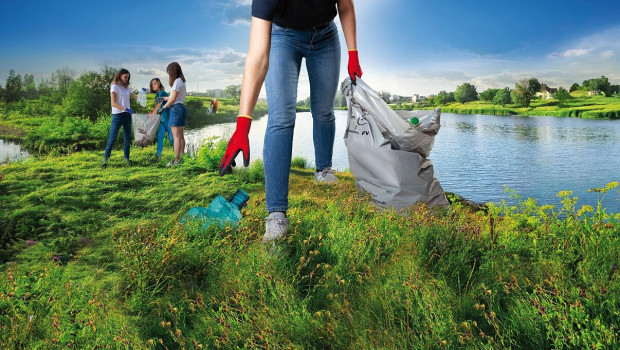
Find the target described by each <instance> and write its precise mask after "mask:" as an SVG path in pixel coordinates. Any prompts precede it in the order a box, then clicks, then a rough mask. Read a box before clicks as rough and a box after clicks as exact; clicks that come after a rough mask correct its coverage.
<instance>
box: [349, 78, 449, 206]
mask: <svg viewBox="0 0 620 350" xmlns="http://www.w3.org/2000/svg"><path fill="white" fill-rule="evenodd" d="M341 89H342V92H343V94H344V95H345V96H346V99H347V105H348V118H347V130H346V131H345V137H344V139H345V145H346V146H347V153H348V156H349V165H350V168H351V173H353V175H354V176H355V183H356V185H357V187H358V188H359V189H360V190H362V191H364V192H368V193H369V194H370V195H371V197H372V201H373V203H375V204H376V205H378V206H380V207H384V208H394V209H397V210H400V209H404V208H407V207H410V206H412V205H414V204H415V203H416V202H424V203H426V204H428V205H429V207H434V206H441V207H449V205H450V204H449V202H448V200H447V198H446V195H445V193H444V191H443V189H442V187H441V185H440V184H439V181H438V180H437V178H436V177H435V172H434V170H433V163H432V162H431V161H430V159H427V158H426V157H427V156H428V154H429V153H430V151H431V149H432V147H433V142H434V138H435V135H436V134H437V132H438V131H439V119H440V115H441V111H440V110H439V109H435V110H434V111H409V112H403V113H400V114H399V113H396V112H395V111H393V110H392V109H391V108H390V107H389V106H388V105H387V104H386V103H385V102H384V101H383V100H382V99H381V98H380V97H379V95H378V94H377V93H376V92H375V91H373V90H372V89H371V88H370V87H369V86H368V85H367V84H366V83H364V82H363V81H362V80H361V79H357V81H356V84H355V85H353V84H352V83H351V80H350V79H349V78H347V79H345V81H344V82H343V83H342V85H341ZM414 117H416V118H418V120H419V119H420V118H425V119H426V122H425V123H424V124H423V125H416V126H414V125H413V124H412V123H411V121H410V120H411V119H412V118H414ZM418 124H420V123H418Z"/></svg>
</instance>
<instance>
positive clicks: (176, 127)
mask: <svg viewBox="0 0 620 350" xmlns="http://www.w3.org/2000/svg"><path fill="white" fill-rule="evenodd" d="M166 72H167V73H168V83H169V84H170V86H171V87H172V90H171V92H170V97H168V98H167V99H168V101H167V102H166V104H165V105H164V106H163V107H161V108H162V109H166V108H170V129H172V137H173V139H174V160H173V161H171V162H170V163H168V164H167V165H168V166H174V165H177V164H179V162H180V161H181V155H182V154H183V152H184V151H185V137H184V136H183V128H184V127H185V126H186V125H187V108H186V107H185V98H186V96H187V90H186V88H185V76H183V70H181V65H179V64H178V63H177V62H172V63H170V64H169V65H168V67H167V68H166ZM164 99H166V98H165V97H164Z"/></svg>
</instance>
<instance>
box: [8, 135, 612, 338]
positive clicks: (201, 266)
mask: <svg viewBox="0 0 620 350" xmlns="http://www.w3.org/2000/svg"><path fill="white" fill-rule="evenodd" d="M170 152H171V151H170V150H169V149H167V150H166V151H165V153H164V156H165V157H167V158H170V157H171V156H172V155H171V153H170ZM222 152H223V146H222V144H221V143H216V144H212V145H211V146H210V147H208V148H206V149H203V150H202V151H201V153H200V155H199V156H198V158H197V159H192V160H188V161H186V162H185V164H183V165H182V166H179V167H173V168H165V167H164V165H163V164H164V162H162V163H155V164H153V163H151V161H150V160H151V157H152V155H153V153H154V148H153V147H150V148H146V149H135V148H134V149H132V159H134V160H135V161H136V165H135V166H127V165H125V164H124V163H123V161H122V154H121V152H118V151H116V152H114V153H113V157H112V159H111V163H110V166H109V168H108V169H107V170H105V171H103V170H101V169H100V168H99V165H100V162H101V157H102V154H101V152H92V153H91V152H78V153H75V154H71V155H68V156H62V157H53V156H47V157H42V158H31V159H29V160H28V161H26V162H25V163H17V164H9V165H3V166H0V174H1V175H2V177H0V223H1V224H0V230H1V234H2V260H3V261H5V262H6V263H5V264H3V265H2V267H0V327H2V332H0V347H1V348H60V347H63V348H64V347H69V348H85V347H89V348H92V347H103V348H148V349H156V348H157V349H165V348H170V349H172V348H203V349H204V348H223V349H229V348H269V349H282V348H295V349H312V348H315V349H325V348H333V349H344V348H355V349H357V348H360V349H371V348H372V349H375V348H389V349H404V348H410V349H434V348H452V349H456V348H464V349H490V348H497V349H498V348H509V347H512V348H515V349H559V348H596V349H611V348H615V347H617V346H618V345H619V341H620V340H619V335H618V324H617V319H618V317H619V316H620V315H619V313H620V309H619V300H618V297H617V296H618V295H620V283H619V277H618V275H619V273H618V269H617V266H618V262H619V261H618V257H619V250H618V249H619V248H618V247H620V235H619V232H620V216H619V215H615V216H613V215H611V216H610V215H609V214H607V213H605V210H604V209H603V208H591V207H588V206H585V207H581V206H579V205H578V204H577V203H576V199H574V198H572V196H571V194H570V193H569V192H565V193H561V194H560V196H561V197H562V198H563V207H562V208H553V207H551V206H546V205H543V206H539V205H536V204H535V203H534V202H533V201H531V200H521V201H520V204H519V205H517V206H514V207H510V206H507V205H503V206H502V205H497V206H495V205H492V206H490V207H488V208H485V209H484V210H482V211H477V210H475V209H474V208H471V207H468V206H465V205H461V204H458V203H457V204H454V205H453V207H452V209H451V210H450V211H449V212H447V213H434V214H430V213H429V212H428V211H427V210H426V209H425V208H424V207H422V206H418V207H416V208H414V209H412V210H411V211H410V212H409V213H408V216H400V215H398V214H396V213H393V212H390V211H378V210H376V209H375V208H374V207H372V206H371V205H369V204H368V202H367V201H366V199H365V198H364V197H360V196H358V194H357V190H356V189H355V186H354V181H353V177H352V176H351V174H349V173H339V174H338V175H339V178H340V179H341V182H340V183H339V184H338V185H335V186H319V185H316V184H315V183H313V181H312V178H313V175H312V172H311V171H310V170H305V169H292V178H291V196H290V206H291V209H290V211H289V216H290V219H291V230H290V233H291V234H290V236H289V238H288V239H287V240H285V241H283V242H282V244H281V245H279V246H278V249H275V250H272V249H266V247H263V246H261V244H259V242H258V241H259V239H260V237H261V235H262V233H263V230H264V216H265V213H264V210H265V204H264V187H263V173H262V164H261V163H260V162H255V163H253V164H252V167H251V168H250V169H249V170H240V171H235V173H234V174H232V175H229V176H226V177H223V178H222V177H218V176H217V174H216V173H215V171H214V170H215V167H217V163H218V161H219V159H220V158H221V153H222ZM296 163H303V162H296ZM616 186H617V183H614V184H610V185H609V186H607V187H606V188H604V189H599V191H601V195H602V196H603V195H604V192H607V193H605V195H607V196H616V195H618V189H617V187H616ZM237 188H243V189H244V190H246V191H247V192H248V193H249V194H250V196H251V199H250V201H249V204H248V206H247V207H246V208H245V209H244V218H243V219H242V221H241V224H240V226H239V228H237V229H224V230H220V229H216V228H212V229H210V230H209V231H207V232H200V231H199V230H197V229H196V228H195V227H184V226H178V225H177V222H178V219H179V217H180V216H181V215H182V214H183V213H184V212H185V211H186V210H187V209H189V208H190V207H193V206H206V205H208V203H209V202H210V201H211V199H212V198H213V197H214V196H215V195H216V194H223V195H225V196H229V195H231V194H232V193H233V192H234V191H235V190H236V189H237ZM603 204H604V201H603Z"/></svg>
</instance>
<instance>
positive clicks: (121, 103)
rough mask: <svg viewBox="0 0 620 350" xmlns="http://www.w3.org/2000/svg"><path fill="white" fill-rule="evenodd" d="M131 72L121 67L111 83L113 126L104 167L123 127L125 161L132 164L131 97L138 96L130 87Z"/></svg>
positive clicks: (105, 153) (105, 154)
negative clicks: (130, 156) (130, 154)
mask: <svg viewBox="0 0 620 350" xmlns="http://www.w3.org/2000/svg"><path fill="white" fill-rule="evenodd" d="M130 78H131V74H130V73H129V71H128V70H127V69H125V68H122V69H120V70H119V71H118V72H117V73H116V75H115V76H114V80H112V84H111V85H110V104H111V105H112V126H111V128H110V138H109V139H108V144H107V145H106V146H105V152H104V155H103V164H102V167H103V168H104V169H105V168H106V167H107V166H108V159H109V158H110V154H111V153H112V147H114V143H116V138H117V137H118V132H119V130H120V129H121V126H122V127H123V143H124V144H123V151H124V152H125V161H126V162H127V163H128V164H131V161H130V160H129V150H130V149H131V114H132V113H133V111H132V110H131V108H129V107H130V103H129V98H130V97H131V98H133V99H137V98H138V96H137V95H135V94H134V93H133V92H131V89H130V88H129V79H130Z"/></svg>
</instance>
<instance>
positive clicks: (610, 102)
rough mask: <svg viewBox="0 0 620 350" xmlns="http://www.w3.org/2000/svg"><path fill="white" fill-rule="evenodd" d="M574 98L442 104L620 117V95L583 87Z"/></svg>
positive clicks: (463, 109) (486, 110)
mask: <svg viewBox="0 0 620 350" xmlns="http://www.w3.org/2000/svg"><path fill="white" fill-rule="evenodd" d="M571 96H573V99H571V100H568V101H565V102H564V103H563V104H562V105H560V104H559V102H558V101H557V100H554V99H551V100H541V99H534V100H532V102H531V105H530V107H520V106H516V105H512V104H508V105H506V106H503V107H502V106H501V105H495V104H493V103H492V102H489V101H473V102H467V103H463V104H461V103H458V102H453V103H450V104H447V105H442V106H438V107H441V110H442V111H443V112H446V113H460V114H492V115H522V116H555V117H577V118H586V119H620V97H619V96H612V97H605V96H587V92H586V91H583V90H577V91H573V92H572V93H571ZM393 108H395V109H401V108H402V109H416V108H418V107H416V106H414V105H413V104H400V105H395V106H394V107H393Z"/></svg>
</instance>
